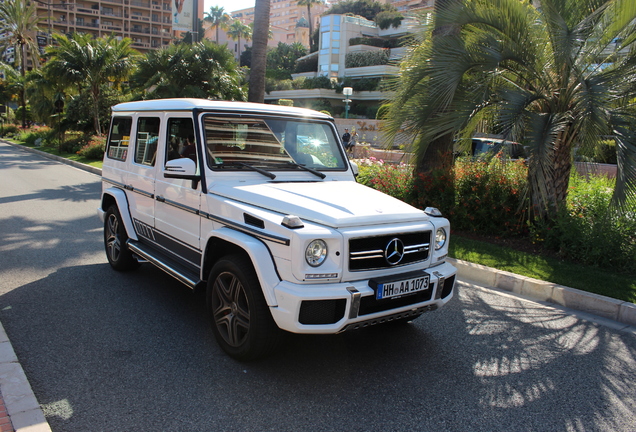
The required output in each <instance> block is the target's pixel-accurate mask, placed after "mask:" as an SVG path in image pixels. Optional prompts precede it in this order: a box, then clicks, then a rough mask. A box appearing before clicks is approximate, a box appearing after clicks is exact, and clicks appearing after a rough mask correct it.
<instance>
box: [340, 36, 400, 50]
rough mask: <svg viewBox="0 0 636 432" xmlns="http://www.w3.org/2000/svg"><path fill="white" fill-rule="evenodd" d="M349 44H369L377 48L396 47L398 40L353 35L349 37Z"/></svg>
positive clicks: (398, 43)
mask: <svg viewBox="0 0 636 432" xmlns="http://www.w3.org/2000/svg"><path fill="white" fill-rule="evenodd" d="M349 45H350V46H353V45H369V46H374V47H378V48H397V47H399V46H400V40H399V39H396V38H393V39H383V38H380V37H354V38H351V39H349Z"/></svg>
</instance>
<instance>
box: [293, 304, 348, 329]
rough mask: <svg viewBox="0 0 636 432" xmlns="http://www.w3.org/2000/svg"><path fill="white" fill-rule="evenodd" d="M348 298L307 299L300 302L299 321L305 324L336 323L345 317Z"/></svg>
mask: <svg viewBox="0 0 636 432" xmlns="http://www.w3.org/2000/svg"><path fill="white" fill-rule="evenodd" d="M346 307H347V300H345V299H335V300H305V301H303V302H302V303H301V304H300V314H299V316H298V322H300V323H301V324H305V325H311V324H335V323H337V322H338V321H340V320H341V319H342V318H343V317H344V313H345V308H346Z"/></svg>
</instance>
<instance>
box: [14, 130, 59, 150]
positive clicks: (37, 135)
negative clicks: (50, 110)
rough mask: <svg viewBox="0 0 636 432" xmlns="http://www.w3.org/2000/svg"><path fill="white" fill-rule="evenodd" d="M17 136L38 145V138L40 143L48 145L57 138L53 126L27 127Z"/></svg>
mask: <svg viewBox="0 0 636 432" xmlns="http://www.w3.org/2000/svg"><path fill="white" fill-rule="evenodd" d="M17 138H18V140H20V141H23V142H24V143H25V144H26V145H29V146H34V145H36V141H38V140H39V141H38V143H39V145H42V146H47V145H49V143H50V142H51V140H52V139H54V138H55V135H54V133H53V132H52V131H51V128H49V127H46V126H43V127H35V128H31V129H25V130H24V131H22V132H20V133H19V134H18V136H17Z"/></svg>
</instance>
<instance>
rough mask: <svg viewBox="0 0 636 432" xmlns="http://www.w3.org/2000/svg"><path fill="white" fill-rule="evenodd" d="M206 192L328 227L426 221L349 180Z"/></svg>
mask: <svg viewBox="0 0 636 432" xmlns="http://www.w3.org/2000/svg"><path fill="white" fill-rule="evenodd" d="M209 192H210V193H212V194H215V195H220V196H223V197H226V198H229V199H233V200H238V201H241V202H244V203H248V204H250V205H254V206H257V207H261V208H265V209H268V210H272V211H275V212H278V213H281V214H283V215H288V214H289V215H295V216H298V217H300V218H301V219H304V220H306V221H312V222H316V223H319V224H322V225H327V226H329V227H332V228H341V227H350V226H361V225H375V224H385V223H399V222H412V221H426V220H428V216H426V215H425V214H424V212H423V211H421V210H418V209H416V208H414V207H412V206H410V205H408V204H406V203H404V202H402V201H400V200H398V199H396V198H393V197H391V196H389V195H386V194H383V193H382V192H379V191H376V190H375V189H371V188H369V187H367V186H363V185H361V184H359V183H356V182H352V181H344V182H340V181H331V182H294V183H259V184H244V183H242V184H240V185H235V186H228V185H216V186H214V187H212V188H211V190H210V191H209Z"/></svg>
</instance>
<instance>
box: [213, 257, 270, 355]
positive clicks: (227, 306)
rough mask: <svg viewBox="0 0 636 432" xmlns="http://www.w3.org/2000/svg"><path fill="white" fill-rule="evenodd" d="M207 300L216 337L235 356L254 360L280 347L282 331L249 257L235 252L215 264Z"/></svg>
mask: <svg viewBox="0 0 636 432" xmlns="http://www.w3.org/2000/svg"><path fill="white" fill-rule="evenodd" d="M206 303H207V307H208V312H209V316H210V320H211V323H212V330H213V332H214V336H215V337H216V340H217V342H218V343H219V345H220V346H221V348H222V349H223V350H224V351H225V352H226V353H227V354H229V355H230V356H231V357H234V358H235V359H237V360H251V359H255V358H258V357H264V356H266V355H267V354H270V353H271V352H272V351H273V350H274V349H275V348H276V347H278V345H279V342H280V339H281V333H282V332H281V330H280V329H279V328H278V327H277V326H276V323H275V322H274V319H273V318H272V316H271V313H270V311H269V307H268V306H267V303H266V302H265V298H264V296H263V292H262V290H261V286H260V284H259V282H258V277H257V276H256V272H255V271H254V268H253V267H252V263H251V262H250V261H249V260H248V259H247V258H245V257H243V256H241V255H233V256H230V257H227V258H223V259H221V260H220V261H219V262H217V263H216V264H215V265H214V267H213V268H212V271H211V272H210V277H209V278H208V285H207V294H206Z"/></svg>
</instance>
